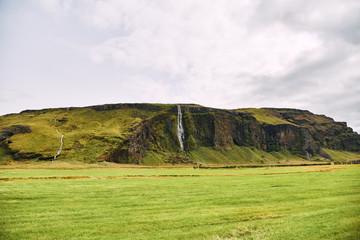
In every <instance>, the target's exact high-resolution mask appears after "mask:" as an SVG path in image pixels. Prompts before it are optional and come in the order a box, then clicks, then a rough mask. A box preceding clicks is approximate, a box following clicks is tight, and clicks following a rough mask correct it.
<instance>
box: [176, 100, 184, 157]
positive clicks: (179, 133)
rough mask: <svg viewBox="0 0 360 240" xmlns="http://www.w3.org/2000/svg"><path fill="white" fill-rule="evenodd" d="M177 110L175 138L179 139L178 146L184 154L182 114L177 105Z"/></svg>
mask: <svg viewBox="0 0 360 240" xmlns="http://www.w3.org/2000/svg"><path fill="white" fill-rule="evenodd" d="M177 109H178V115H177V137H178V139H179V144H180V148H181V151H182V152H183V153H185V149H184V142H183V141H184V128H183V125H182V114H181V107H180V106H179V105H178V106H177Z"/></svg>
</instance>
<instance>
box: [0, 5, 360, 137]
mask: <svg viewBox="0 0 360 240" xmlns="http://www.w3.org/2000/svg"><path fill="white" fill-rule="evenodd" d="M359 13H360V1H359V0H317V1H313V0H292V1H288V0H248V1H247V0H242V1H240V0H212V1H207V0H131V1H128V0H27V1H26V0H0V115H4V114H8V113H17V112H20V111H22V110H25V109H43V108H55V107H71V106H73V107H80V106H90V105H99V104H106V103H196V104H201V105H204V106H207V107H215V108H225V109H235V108H248V107H257V108H259V107H276V108H297V109H305V110H309V111H311V112H313V113H316V114H325V115H327V116H329V117H332V118H334V119H335V120H336V121H346V122H347V123H348V126H350V127H352V128H353V129H354V130H355V131H357V132H359V133H360V14H359Z"/></svg>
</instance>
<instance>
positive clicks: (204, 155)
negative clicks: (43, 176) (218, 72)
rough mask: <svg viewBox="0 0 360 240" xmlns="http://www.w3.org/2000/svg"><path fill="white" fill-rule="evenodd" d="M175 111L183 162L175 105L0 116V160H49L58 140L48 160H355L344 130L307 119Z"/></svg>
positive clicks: (358, 148)
mask: <svg viewBox="0 0 360 240" xmlns="http://www.w3.org/2000/svg"><path fill="white" fill-rule="evenodd" d="M181 111H182V119H181V121H182V124H183V126H184V130H185V135H184V146H185V151H186V155H185V154H183V153H182V152H181V150H180V147H179V140H178V137H177V117H178V112H177V105H174V104H107V105H99V106H90V107H83V108H58V109H43V110H26V111H23V112H21V113H20V114H10V115H5V116H0V141H1V144H0V159H1V162H2V163H6V162H8V161H12V160H17V161H22V160H26V159H32V160H40V161H41V160H43V161H49V160H53V159H54V156H55V155H56V153H57V152H58V150H59V147H60V138H61V135H60V134H59V133H58V132H60V133H61V134H64V138H63V148H62V151H61V153H60V155H59V156H58V157H57V159H56V160H75V161H81V162H99V161H110V162H117V163H137V164H144V165H158V164H164V163H173V164H175V163H185V164H187V163H190V164H194V163H208V164H251V163H256V164H268V163H277V162H281V163H285V162H303V161H308V160H312V161H341V162H347V161H356V160H359V159H360V137H359V135H358V134H356V133H354V132H353V131H352V129H351V128H349V127H347V126H346V123H339V122H335V121H333V119H331V118H329V117H326V116H323V115H316V114H312V113H310V112H309V111H304V110H295V109H271V108H262V109H236V110H221V109H213V108H206V107H202V106H199V105H181ZM56 130H58V132H57V131H56Z"/></svg>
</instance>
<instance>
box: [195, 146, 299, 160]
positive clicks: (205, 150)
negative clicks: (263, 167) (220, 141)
mask: <svg viewBox="0 0 360 240" xmlns="http://www.w3.org/2000/svg"><path fill="white" fill-rule="evenodd" d="M189 156H190V158H191V159H193V160H194V161H196V162H198V163H214V164H241V163H254V164H267V163H276V162H278V161H304V159H303V158H300V157H296V156H294V155H292V154H291V153H290V152H289V151H285V150H282V151H279V152H265V151H263V150H260V149H257V148H251V147H239V146H234V148H233V149H232V150H230V151H218V150H215V149H213V148H210V147H200V148H197V149H195V150H194V151H191V152H190V153H189Z"/></svg>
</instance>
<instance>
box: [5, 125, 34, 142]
mask: <svg viewBox="0 0 360 240" xmlns="http://www.w3.org/2000/svg"><path fill="white" fill-rule="evenodd" d="M30 132H31V129H30V127H28V126H23V125H12V126H11V127H7V128H3V129H2V131H1V132H0V141H4V140H6V139H8V138H9V137H11V136H13V135H15V134H18V133H30Z"/></svg>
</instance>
